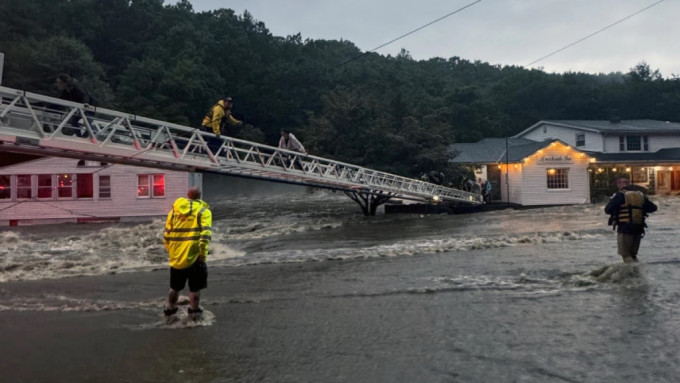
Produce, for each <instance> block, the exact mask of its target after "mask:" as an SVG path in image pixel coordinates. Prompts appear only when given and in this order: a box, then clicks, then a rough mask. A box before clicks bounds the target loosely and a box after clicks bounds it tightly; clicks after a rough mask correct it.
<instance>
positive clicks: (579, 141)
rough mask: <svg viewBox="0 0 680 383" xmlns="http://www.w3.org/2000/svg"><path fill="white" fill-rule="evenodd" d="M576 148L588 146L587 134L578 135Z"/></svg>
mask: <svg viewBox="0 0 680 383" xmlns="http://www.w3.org/2000/svg"><path fill="white" fill-rule="evenodd" d="M576 146H586V135H585V133H579V134H577V135H576Z"/></svg>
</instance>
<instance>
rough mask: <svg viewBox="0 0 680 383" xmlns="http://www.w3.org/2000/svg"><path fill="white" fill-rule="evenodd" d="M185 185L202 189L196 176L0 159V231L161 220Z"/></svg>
mask: <svg viewBox="0 0 680 383" xmlns="http://www.w3.org/2000/svg"><path fill="white" fill-rule="evenodd" d="M10 155H12V156H15V155H13V154H7V153H5V154H3V156H10ZM16 156H19V155H16ZM189 186H199V187H201V186H202V177H201V174H194V173H187V172H179V171H170V170H159V169H150V168H143V167H137V166H129V165H115V164H106V163H101V162H98V161H85V160H75V159H69V158H55V157H43V158H37V159H30V160H27V161H19V162H17V161H11V160H8V159H7V158H3V161H0V226H7V225H9V226H16V225H30V224H44V223H60V222H78V223H80V222H93V221H138V220H148V219H152V218H157V217H164V216H165V215H166V214H167V213H168V211H170V209H171V207H172V203H173V202H174V200H175V199H176V198H178V197H181V196H185V195H186V192H187V189H188V188H189Z"/></svg>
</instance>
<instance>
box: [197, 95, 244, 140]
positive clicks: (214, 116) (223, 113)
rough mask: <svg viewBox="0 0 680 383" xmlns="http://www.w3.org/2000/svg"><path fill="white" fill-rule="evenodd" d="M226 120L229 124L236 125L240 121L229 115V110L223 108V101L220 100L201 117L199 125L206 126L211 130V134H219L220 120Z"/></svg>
mask: <svg viewBox="0 0 680 383" xmlns="http://www.w3.org/2000/svg"><path fill="white" fill-rule="evenodd" d="M223 118H226V119H227V121H229V123H230V124H234V125H238V124H239V123H241V121H239V120H237V119H235V118H234V117H233V116H232V115H231V110H228V109H226V108H225V106H224V101H222V100H220V101H218V102H217V104H215V105H214V106H213V107H212V108H210V110H209V111H208V113H207V114H206V115H205V117H203V122H202V123H201V125H203V126H207V127H208V128H210V129H212V131H213V133H215V134H221V132H220V128H221V126H222V119H223Z"/></svg>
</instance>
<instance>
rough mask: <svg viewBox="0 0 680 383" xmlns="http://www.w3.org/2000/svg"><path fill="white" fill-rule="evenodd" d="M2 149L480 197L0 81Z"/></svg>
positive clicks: (396, 193)
mask: <svg viewBox="0 0 680 383" xmlns="http://www.w3.org/2000/svg"><path fill="white" fill-rule="evenodd" d="M0 143H1V144H2V145H0V151H8V152H24V153H34V154H42V155H52V156H65V157H76V158H95V159H106V160H107V161H109V162H114V163H115V162H120V163H128V164H135V165H140V166H147V167H159V168H170V169H178V170H190V171H203V172H212V173H221V174H228V175H235V176H242V177H251V178H258V179H264V180H270V181H276V182H287V183H295V184H301V185H310V186H316V187H323V188H330V189H336V190H343V191H346V192H361V193H367V194H370V195H380V196H385V195H388V196H391V197H394V198H402V199H408V200H415V201H422V202H430V203H436V202H437V201H450V202H457V203H464V204H473V205H476V204H481V203H482V198H481V196H480V195H478V194H473V193H468V192H465V191H462V190H458V189H452V188H447V187H443V186H439V185H435V184H431V183H428V182H424V181H420V180H415V179H410V178H406V177H401V176H398V175H394V174H390V173H385V172H380V171H376V170H372V169H368V168H364V167H361V166H356V165H352V164H348V163H344V162H339V161H333V160H330V159H326V158H322V157H316V156H312V155H307V154H301V153H297V152H293V151H289V150H285V149H279V148H276V147H272V146H268V145H263V144H258V143H254V142H249V141H244V140H239V139H236V138H231V137H226V136H221V137H220V138H217V137H215V135H213V134H212V133H209V132H204V131H201V130H199V129H196V128H191V127H187V126H182V125H177V124H173V123H169V122H164V121H159V120H154V119H150V118H145V117H141V116H137V115H131V114H126V113H121V112H118V111H115V110H110V109H106V108H100V107H93V106H88V105H83V104H78V103H73V102H69V101H64V100H60V99H56V98H53V97H47V96H43V95H39V94H34V93H29V92H24V91H20V90H15V89H11V88H6V87H1V86H0Z"/></svg>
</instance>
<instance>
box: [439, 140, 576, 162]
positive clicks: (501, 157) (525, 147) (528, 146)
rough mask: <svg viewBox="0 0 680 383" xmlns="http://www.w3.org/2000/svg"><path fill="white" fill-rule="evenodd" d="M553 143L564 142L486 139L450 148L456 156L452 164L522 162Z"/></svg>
mask: <svg viewBox="0 0 680 383" xmlns="http://www.w3.org/2000/svg"><path fill="white" fill-rule="evenodd" d="M553 142H560V143H562V144H564V145H567V144H565V143H564V142H562V141H560V140H557V139H553V140H546V141H533V140H528V139H525V138H509V139H508V142H507V149H508V150H507V154H508V155H507V158H506V155H505V154H506V150H505V149H506V142H505V138H485V139H482V140H480V141H479V142H475V143H462V144H453V145H451V146H450V147H449V153H451V155H452V156H455V157H453V158H452V159H451V162H453V163H457V164H493V163H498V162H520V161H522V160H523V159H524V158H526V157H528V156H530V155H532V154H534V153H536V152H537V151H539V150H541V149H545V148H546V147H547V146H548V145H550V144H551V143H553Z"/></svg>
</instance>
